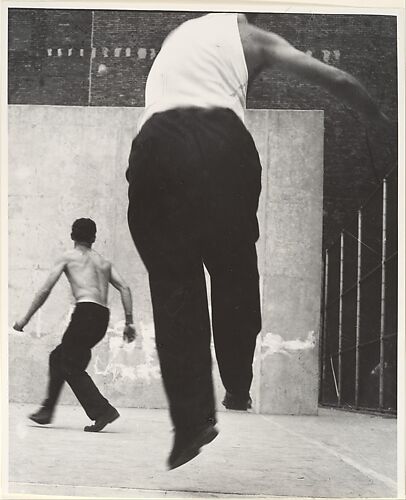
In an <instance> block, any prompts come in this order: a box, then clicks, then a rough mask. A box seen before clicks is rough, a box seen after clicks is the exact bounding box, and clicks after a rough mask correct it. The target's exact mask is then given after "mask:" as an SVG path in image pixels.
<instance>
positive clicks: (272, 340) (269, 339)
mask: <svg viewBox="0 0 406 500" xmlns="http://www.w3.org/2000/svg"><path fill="white" fill-rule="evenodd" d="M315 346H316V335H315V333H314V332H313V331H311V332H309V333H308V335H307V338H306V340H301V339H295V340H284V339H283V338H282V337H281V336H280V335H278V334H277V333H271V332H268V333H266V334H265V335H264V336H263V337H262V350H263V352H262V357H265V356H268V355H270V354H285V355H287V356H288V355H290V354H292V353H293V352H295V351H305V350H309V349H314V347H315Z"/></svg>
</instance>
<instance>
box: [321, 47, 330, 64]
mask: <svg viewBox="0 0 406 500" xmlns="http://www.w3.org/2000/svg"><path fill="white" fill-rule="evenodd" d="M322 52H323V61H324V62H325V63H328V62H329V61H330V56H331V52H330V51H329V50H326V49H323V50H322Z"/></svg>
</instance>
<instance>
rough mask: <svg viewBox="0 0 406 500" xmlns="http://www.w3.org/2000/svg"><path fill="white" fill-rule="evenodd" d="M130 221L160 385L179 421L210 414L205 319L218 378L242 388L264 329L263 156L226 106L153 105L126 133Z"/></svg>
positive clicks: (189, 422)
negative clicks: (158, 109)
mask: <svg viewBox="0 0 406 500" xmlns="http://www.w3.org/2000/svg"><path fill="white" fill-rule="evenodd" d="M127 180H128V182H129V208H128V222H129V227H130V231H131V235H132V238H133V240H134V243H135V245H136V248H137V250H138V252H139V254H140V256H141V258H142V260H143V262H144V263H145V266H146V268H147V270H148V274H149V282H150V290H151V299H152V306H153V314H154V323H155V336H156V346H157V350H158V355H159V360H160V366H161V372H162V377H163V383H164V387H165V390H166V393H167V397H168V400H169V409H170V414H171V418H172V421H173V423H174V426H175V429H176V430H177V431H188V430H190V429H193V428H196V427H200V426H203V425H205V424H206V423H207V422H208V421H209V422H210V421H211V422H214V421H215V403H214V393H213V384H212V366H211V353H210V337H211V333H210V331H211V330H210V319H209V311H208V303H207V294H206V285H205V278H204V270H203V264H204V265H205V266H206V268H207V269H208V271H209V273H210V279H211V301H212V304H211V306H212V329H213V336H214V345H215V351H216V357H217V361H218V366H219V370H220V375H221V378H222V382H223V384H224V387H225V388H226V390H227V391H228V392H230V393H232V394H234V395H236V396H237V397H238V396H241V397H245V396H248V393H249V389H250V385H251V381H252V360H253V355H254V349H255V343H256V337H257V334H258V332H259V331H260V329H261V313H260V300H259V277H258V269H257V255H256V249H255V242H256V240H257V239H258V235H259V233H258V223H257V218H256V212H257V208H258V198H259V194H260V189H261V165H260V161H259V157H258V153H257V150H256V148H255V144H254V142H253V139H252V137H251V135H250V134H249V132H248V131H247V129H246V128H245V126H244V124H243V123H242V122H241V121H240V120H239V118H238V117H237V116H236V115H235V113H233V112H232V111H230V110H227V109H222V108H220V109H211V110H205V109H201V108H187V109H175V110H170V111H165V112H162V113H157V114H155V115H153V116H152V117H151V118H150V119H149V120H148V121H147V122H146V123H145V124H144V126H143V128H142V129H141V132H140V133H139V134H138V135H137V136H136V138H135V139H134V141H133V144H132V148H131V154H130V158H129V168H128V170H127Z"/></svg>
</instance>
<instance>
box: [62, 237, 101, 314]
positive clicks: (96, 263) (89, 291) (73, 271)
mask: <svg viewBox="0 0 406 500" xmlns="http://www.w3.org/2000/svg"><path fill="white" fill-rule="evenodd" d="M65 260H66V262H65V267H64V272H65V274H66V277H67V278H68V281H69V283H70V286H71V289H72V294H73V297H74V298H75V301H76V302H95V303H97V304H100V305H102V306H107V297H108V287H109V281H110V272H111V264H110V262H109V261H108V260H106V259H105V258H104V257H102V256H101V255H100V254H98V253H97V252H95V251H94V250H92V249H91V248H87V247H85V246H82V245H79V246H76V247H75V248H74V249H73V250H69V251H68V252H66V254H65Z"/></svg>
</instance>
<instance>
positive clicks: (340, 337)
mask: <svg viewBox="0 0 406 500" xmlns="http://www.w3.org/2000/svg"><path fill="white" fill-rule="evenodd" d="M343 286H344V231H342V232H341V238H340V300H339V312H338V405H339V406H340V405H341V394H342V385H343V376H342V374H343V372H342V352H341V351H342V347H343V291H344V290H343Z"/></svg>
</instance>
